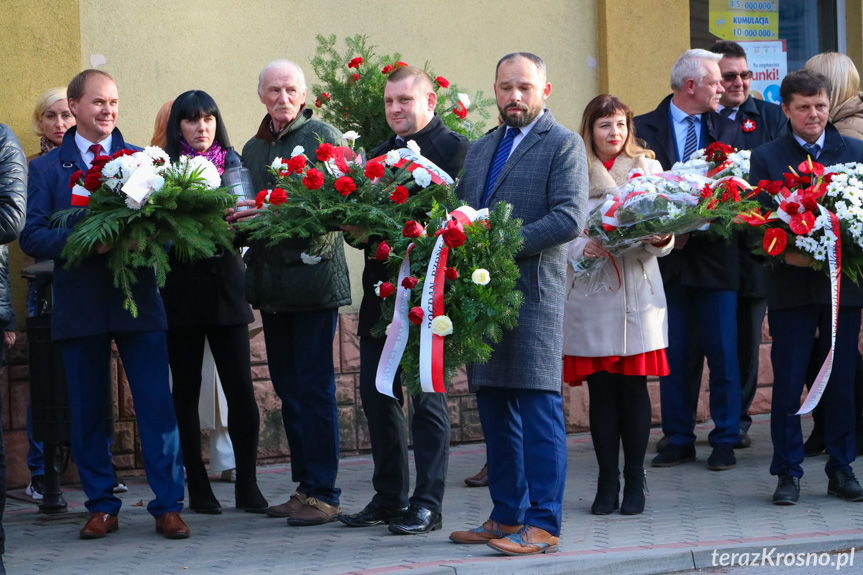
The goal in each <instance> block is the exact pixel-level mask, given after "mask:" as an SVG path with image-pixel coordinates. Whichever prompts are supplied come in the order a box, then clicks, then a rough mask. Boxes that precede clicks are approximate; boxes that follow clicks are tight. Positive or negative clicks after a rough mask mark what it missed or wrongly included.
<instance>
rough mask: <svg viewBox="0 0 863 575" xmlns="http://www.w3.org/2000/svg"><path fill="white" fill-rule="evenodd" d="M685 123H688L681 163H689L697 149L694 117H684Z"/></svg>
mask: <svg viewBox="0 0 863 575" xmlns="http://www.w3.org/2000/svg"><path fill="white" fill-rule="evenodd" d="M684 120H685V121H687V122H689V127H688V128H686V144H685V145H684V146H683V157H682V158H680V161H681V162H686V161H689V158H690V157H691V156H692V154H694V153H695V150H697V149H698V134H696V133H695V120H696V118H695V116H686V118H684Z"/></svg>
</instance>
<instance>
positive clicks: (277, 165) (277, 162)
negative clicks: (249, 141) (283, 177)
mask: <svg viewBox="0 0 863 575" xmlns="http://www.w3.org/2000/svg"><path fill="white" fill-rule="evenodd" d="M270 168H272V169H274V170H281V169H282V158H281V157H279V156H276V157H275V158H273V163H272V164H270Z"/></svg>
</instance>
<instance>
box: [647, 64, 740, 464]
mask: <svg viewBox="0 0 863 575" xmlns="http://www.w3.org/2000/svg"><path fill="white" fill-rule="evenodd" d="M721 58H722V57H721V56H719V55H718V54H713V53H711V52H708V51H706V50H689V51H687V52H685V53H684V54H683V55H682V56H681V57H680V58H678V59H677V62H675V63H674V66H673V67H672V69H671V89H672V90H673V91H674V93H673V94H671V95H670V96H668V97H667V98H665V100H663V101H662V103H661V104H660V105H659V107H657V109H656V110H654V111H653V112H649V113H647V114H644V115H641V116H637V117H636V118H635V126H636V135H637V136H638V137H639V138H642V139H644V140H645V142H646V143H647V145H648V147H649V148H650V149H651V150H653V151H654V152H655V153H656V159H657V160H658V161H659V162H660V164H662V167H663V168H664V169H666V170H667V169H669V168H670V167H671V166H672V165H673V164H674V163H675V162H677V161H681V160H686V159H688V158H689V157H690V156H691V155H692V153H693V152H695V151H696V150H698V149H701V148H704V147H706V146H707V145H709V144H711V143H713V142H717V141H718V142H723V143H725V144H728V145H731V146H734V147H740V146H739V142H738V126H737V124H735V123H734V122H732V121H731V120H729V119H727V118H724V117H722V116H721V115H719V114H718V113H716V109H717V107H718V106H719V99H720V97H721V95H722V94H723V92H724V91H725V90H724V88H723V87H722V84H721V80H722V76H721V74H720V72H719V65H718V62H719V60H721ZM737 250H738V247H737V244H736V241H734V240H732V242H731V243H730V244H728V243H726V242H725V241H724V240H722V239H718V238H716V237H713V236H712V235H711V234H709V233H701V232H695V233H693V234H692V235H691V236H690V235H689V234H686V235H684V236H681V237H678V238H677V240H676V245H675V251H674V253H672V254H670V255H668V256H667V257H665V258H662V260H663V261H662V262H661V263H660V269H661V270H662V280H663V283H664V284H665V294H666V298H667V300H668V335H669V343H668V351H667V354H668V366H669V369H670V374H669V375H668V376H665V377H663V378H661V379H660V396H661V407H662V430H663V432H664V433H665V434H666V436H668V446H667V448H666V449H665V451H663V452H662V453H660V454H659V455H658V456H657V457H656V458H655V459H654V460H653V466H654V467H671V466H674V465H678V464H680V463H684V462H687V461H693V460H695V432H694V427H695V421H694V419H693V414H692V410H691V407H690V406H691V405H692V403H693V399H692V397H691V395H692V391H691V388H692V386H691V385H690V383H691V382H690V381H689V380H690V374H691V372H692V369H691V366H692V365H693V363H694V361H695V358H696V357H697V355H698V349H697V342H698V341H699V336H700V341H701V342H702V344H703V347H704V352H705V354H706V355H707V362H708V365H709V367H710V397H711V401H710V415H711V417H712V418H713V421H714V423H715V425H716V427H715V429H714V430H713V431H712V432H711V433H710V437H709V441H710V444H711V446H712V447H713V453H712V454H711V455H710V458H709V459H708V462H707V465H708V468H709V469H712V470H715V471H721V470H725V469H731V468H732V467H734V466H735V465H736V459H735V457H734V448H733V446H734V444H735V443H737V439H738V436H739V433H740V370H739V367H738V362H737V329H736V323H737V322H736V307H737V289H738V286H739V283H740V276H739V266H738V253H737Z"/></svg>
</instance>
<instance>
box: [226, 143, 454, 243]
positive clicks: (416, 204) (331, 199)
mask: <svg viewBox="0 0 863 575" xmlns="http://www.w3.org/2000/svg"><path fill="white" fill-rule="evenodd" d="M345 138H346V139H348V140H349V141H351V142H354V141H355V140H356V139H357V138H359V136H358V135H357V134H356V133H355V132H348V133H346V134H345ZM315 158H316V159H317V162H316V163H312V162H311V161H310V160H309V158H308V157H307V156H306V155H305V150H304V149H303V147H302V146H297V147H296V148H294V150H293V152H292V154H291V157H290V158H276V159H275V160H274V161H273V163H272V165H271V166H270V168H269V169H270V171H271V172H272V173H273V174H274V175H275V176H276V179H277V183H278V187H276V188H275V189H273V190H262V191H261V192H259V193H258V196H257V199H256V204H257V208H258V209H262V208H264V207H266V208H267V209H265V210H262V211H261V214H260V215H259V216H258V217H254V218H249V219H247V220H245V221H243V222H242V223H240V224H239V225H238V228H239V229H240V230H241V231H244V232H247V233H248V234H249V236H248V237H249V239H251V240H257V241H266V242H267V243H268V245H275V244H276V243H278V242H280V241H282V240H285V239H288V238H306V237H310V236H311V237H313V236H319V235H323V234H325V233H328V232H331V231H341V229H342V226H355V227H357V228H360V229H362V230H364V231H365V232H367V235H368V236H384V237H386V236H389V235H391V234H392V230H398V229H399V228H400V227H401V226H402V223H403V222H404V221H405V220H410V219H412V220H423V221H424V220H426V219H427V218H428V216H427V213H428V211H429V209H430V208H431V205H432V203H433V202H434V201H436V200H437V201H444V200H445V198H446V197H447V194H448V192H449V188H448V185H449V184H452V179H451V178H450V177H449V175H447V174H446V172H444V171H443V170H441V169H440V168H438V167H437V166H435V165H434V164H433V163H432V162H430V161H429V160H427V159H426V158H424V157H422V156H421V155H420V149H419V146H417V145H416V143H415V142H414V141H413V140H411V141H410V142H408V147H406V148H401V149H398V150H392V151H391V152H389V153H388V154H386V156H381V157H380V158H374V159H371V160H368V161H364V160H363V157H362V153H359V154H357V153H355V152H354V149H353V148H352V147H348V146H333V145H332V144H329V143H322V144H320V145H319V146H318V148H317V150H316V151H315ZM412 192H413V193H412Z"/></svg>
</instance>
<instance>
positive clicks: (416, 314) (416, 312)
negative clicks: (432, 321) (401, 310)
mask: <svg viewBox="0 0 863 575" xmlns="http://www.w3.org/2000/svg"><path fill="white" fill-rule="evenodd" d="M423 315H424V314H423V309H422V308H421V307H415V308H413V309H411V310H410V311H409V312H408V319H409V320H411V323H412V324H414V325H419V324H421V323H422V321H423Z"/></svg>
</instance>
